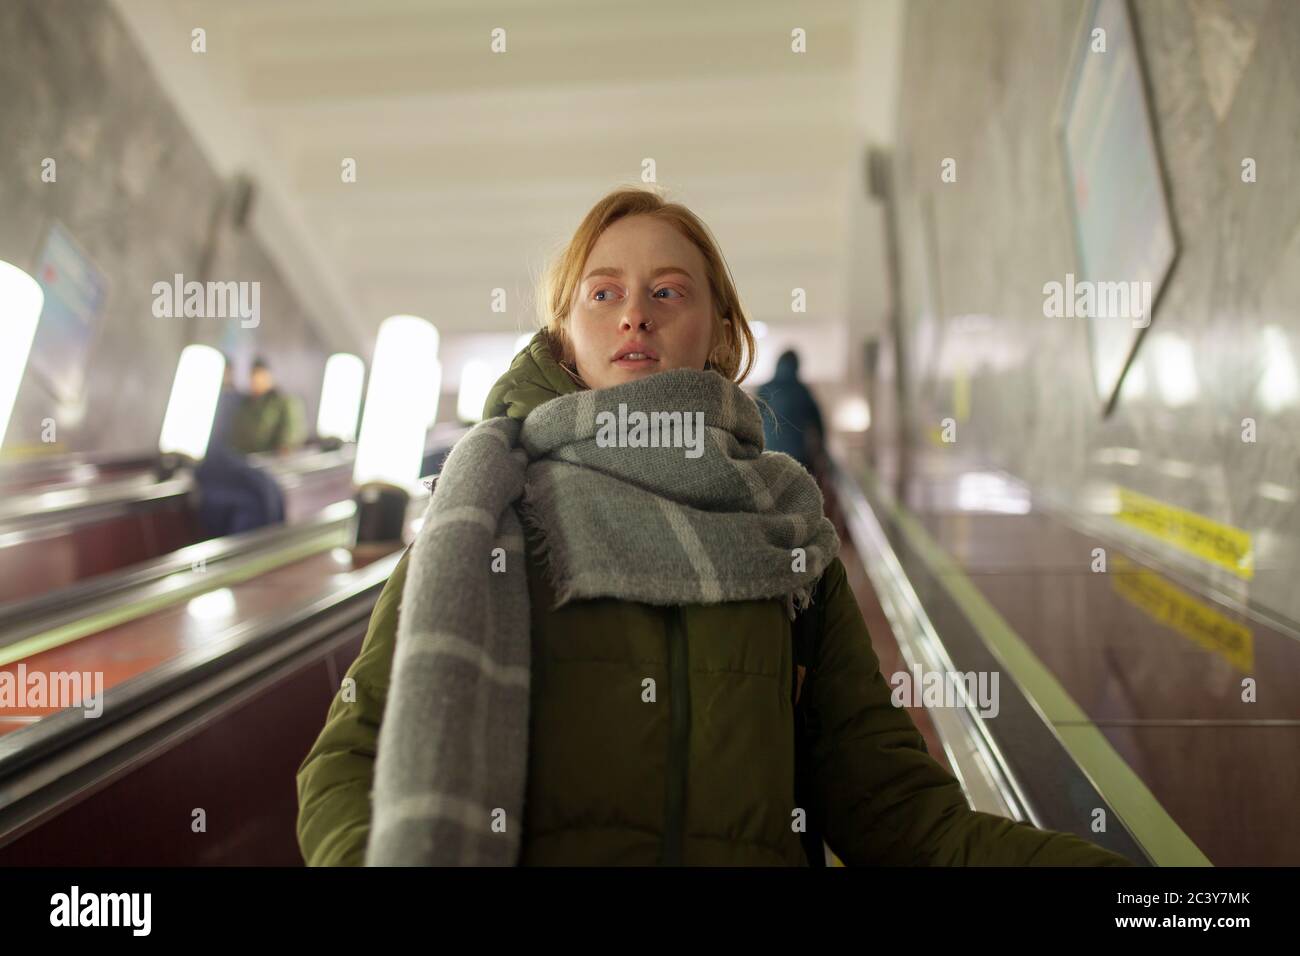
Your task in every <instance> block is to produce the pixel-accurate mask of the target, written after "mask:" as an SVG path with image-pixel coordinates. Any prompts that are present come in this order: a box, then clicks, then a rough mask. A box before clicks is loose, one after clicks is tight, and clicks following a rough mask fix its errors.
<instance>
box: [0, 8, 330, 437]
mask: <svg viewBox="0 0 1300 956" xmlns="http://www.w3.org/2000/svg"><path fill="white" fill-rule="evenodd" d="M0 89H2V90H3V91H4V95H3V96H0V130H3V131H4V136H3V140H2V141H0V260H5V261H7V262H11V263H14V264H15V265H18V266H20V267H21V268H23V269H26V270H27V271H28V272H34V271H35V268H36V263H37V260H38V257H39V256H40V253H41V248H42V245H43V243H44V241H45V237H46V235H47V233H48V231H49V230H50V228H51V227H52V226H53V224H54V223H59V224H61V225H62V227H63V228H64V229H65V230H66V231H67V232H68V234H70V235H71V237H72V238H73V239H74V240H75V241H76V243H77V244H78V245H79V246H80V247H81V248H82V250H83V252H84V254H85V255H86V256H87V257H88V258H89V259H90V260H91V261H92V262H93V263H94V264H95V266H96V268H97V269H98V270H99V271H100V272H101V273H103V275H104V276H105V277H106V279H107V284H108V295H107V299H106V305H105V310H104V313H103V315H102V316H101V318H100V321H99V324H98V326H97V328H96V329H95V332H94V337H93V339H92V340H91V341H90V342H89V344H88V347H87V351H86V353H85V368H86V378H85V384H84V388H83V389H82V391H81V394H80V395H79V396H76V395H69V396H60V395H58V394H56V390H55V389H54V388H52V387H51V386H50V385H49V384H48V382H47V381H46V380H44V379H43V378H42V377H41V375H39V374H37V373H34V372H33V371H32V370H30V369H29V371H28V373H27V375H26V376H25V377H24V379H23V383H22V385H21V388H20V390H19V394H18V399H17V403H16V405H15V408H14V414H13V419H12V421H11V422H10V426H9V430H8V434H7V435H6V438H5V443H4V446H5V447H4V454H5V457H7V458H13V457H23V456H31V455H35V454H48V453H51V452H58V451H75V452H119V453H127V452H133V451H137V450H144V451H148V450H149V449H153V448H156V447H157V441H158V434H159V431H160V429H161V426H162V418H163V413H164V410H165V407H166V404H167V398H168V395H169V394H170V389H171V386H172V379H173V377H174V374H175V370H176V361H177V358H178V356H179V354H180V351H181V349H182V348H183V347H184V346H185V345H186V344H188V343H190V342H201V343H205V344H211V345H217V346H219V347H222V348H225V349H226V350H227V351H229V352H231V353H233V354H234V356H235V358H236V367H237V369H238V371H239V374H241V375H242V374H243V373H244V371H245V370H246V367H247V363H248V361H249V360H250V359H251V357H252V356H253V355H254V354H256V353H262V354H265V355H266V356H268V358H269V359H270V360H271V361H272V363H273V366H274V368H275V369H276V370H277V373H278V377H279V379H280V381H281V384H282V385H283V386H284V387H285V388H287V389H289V390H291V391H293V392H294V393H295V394H297V395H299V396H300V398H301V399H302V400H303V402H304V405H305V407H306V411H307V413H308V415H309V421H310V422H312V423H314V422H315V414H316V407H317V403H318V401H319V390H320V383H321V377H322V375H323V371H324V365H325V359H326V357H327V356H328V354H329V352H330V351H331V349H330V348H329V344H328V343H327V342H326V341H324V340H323V338H322V335H321V334H320V332H319V330H318V328H317V325H316V324H315V323H314V322H313V321H312V319H311V317H310V316H309V315H307V314H306V312H305V311H304V310H303V308H302V307H301V305H300V303H299V302H298V301H297V300H296V298H295V296H294V294H293V293H292V292H291V291H290V288H289V286H288V285H287V284H286V283H285V281H284V279H283V277H282V276H281V274H280V272H279V271H278V270H277V267H276V264H275V261H274V259H273V258H272V255H273V252H274V250H268V249H266V248H264V247H263V245H262V244H261V242H259V240H258V239H257V238H256V237H255V236H253V235H252V234H250V233H248V232H245V231H242V230H239V229H236V228H233V227H232V226H230V225H227V226H225V227H223V228H222V229H220V230H218V231H217V232H216V233H215V234H216V235H217V236H218V241H217V242H215V243H213V242H212V241H211V240H210V235H212V231H211V229H210V224H211V221H212V218H213V212H214V209H216V208H217V206H218V204H219V202H220V201H221V197H222V196H223V194H224V191H225V189H226V184H224V183H223V182H221V181H220V180H219V179H218V177H217V176H216V174H215V173H214V172H213V170H212V168H211V166H210V165H209V163H208V162H207V160H206V159H205V157H204V156H203V154H202V153H201V152H200V151H199V148H198V146H197V145H196V143H195V141H194V138H193V137H192V136H191V134H190V133H189V131H188V130H187V129H186V128H185V126H184V124H183V123H182V122H181V120H180V118H179V117H178V116H177V114H176V111H175V110H174V109H173V107H172V105H171V103H170V102H169V101H168V99H167V95H166V83H165V78H164V82H160V79H159V78H158V77H155V76H154V75H153V74H152V73H151V72H150V71H149V68H148V67H147V66H146V64H145V61H144V60H143V58H142V57H141V55H140V53H139V51H138V50H136V49H135V47H134V46H133V42H132V40H131V38H130V36H129V34H128V33H127V31H126V30H125V29H124V27H123V25H122V23H121V22H120V21H119V19H118V17H117V14H116V12H115V11H114V10H113V8H112V7H111V5H109V4H108V3H106V2H104V0H6V2H4V3H0ZM47 158H50V159H53V160H54V161H55V166H54V171H55V175H56V178H55V180H54V181H53V182H45V181H43V180H42V163H43V161H44V160H45V159H47ZM254 201H256V200H255V199H254ZM205 258H206V260H207V261H208V262H209V263H210V265H209V266H208V274H207V275H206V276H203V277H200V276H199V275H198V273H199V270H200V269H201V268H202V267H203V263H204V261H205ZM176 273H181V274H182V275H183V276H185V277H186V279H213V280H233V281H243V282H259V283H260V300H261V301H260V307H261V316H260V324H259V325H258V326H257V327H256V328H251V327H249V328H246V327H244V324H243V323H241V322H240V321H239V319H238V318H216V319H212V318H209V319H193V318H191V319H184V318H179V319H173V318H156V317H155V316H154V314H153V309H152V306H153V301H154V294H153V291H152V288H153V284H154V283H155V282H158V281H169V280H170V279H171V277H172V276H173V275H175V274H176ZM51 418H52V419H54V421H55V422H56V426H55V432H54V437H55V438H56V441H55V442H54V443H53V444H50V443H47V442H45V441H43V440H42V439H43V437H47V436H44V435H43V431H45V430H44V429H43V425H42V423H43V422H44V421H46V420H47V419H51Z"/></svg>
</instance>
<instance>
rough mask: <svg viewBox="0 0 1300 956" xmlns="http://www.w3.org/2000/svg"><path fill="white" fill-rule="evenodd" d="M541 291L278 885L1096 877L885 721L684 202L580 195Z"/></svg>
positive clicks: (445, 492)
mask: <svg viewBox="0 0 1300 956" xmlns="http://www.w3.org/2000/svg"><path fill="white" fill-rule="evenodd" d="M541 293H542V295H541V305H542V311H543V316H544V320H545V327H544V328H543V329H542V330H541V331H539V332H538V333H537V335H536V336H535V337H534V338H533V340H532V341H531V342H530V344H529V345H528V347H527V348H526V349H525V350H524V351H522V352H520V353H519V355H518V356H516V358H515V360H514V363H513V365H512V366H511V368H510V370H509V372H507V373H506V374H505V376H503V377H502V379H501V380H500V381H499V382H497V384H496V387H495V388H494V389H493V391H492V393H491V395H490V397H489V399H488V402H487V407H486V410H485V412H486V418H485V420H484V421H483V422H482V423H480V424H479V425H477V426H475V428H474V429H472V430H471V431H470V432H469V434H467V435H466V436H465V437H464V438H462V439H461V441H460V442H458V443H457V445H456V447H455V448H454V449H453V450H452V453H451V455H450V456H449V457H448V459H447V462H446V465H445V467H444V469H443V471H442V473H441V475H440V477H439V480H438V485H437V488H436V491H435V494H434V497H433V500H432V501H431V503H430V508H429V512H428V515H427V517H426V519H425V522H424V524H423V526H422V528H421V531H420V533H419V535H418V536H417V539H416V541H415V543H414V544H413V545H412V547H411V549H410V550H409V551H408V553H407V554H406V555H404V556H403V558H402V560H401V562H400V563H399V564H398V566H397V568H396V571H395V572H394V574H393V576H392V578H391V579H390V580H389V582H388V584H387V586H386V587H385V589H384V591H383V594H382V595H381V596H380V599H379V602H378V605H377V606H376V608H375V611H374V615H373V617H372V619H371V623H370V629H369V632H368V634H367V635H366V639H365V643H364V645H363V647H362V650H361V654H360V656H359V657H358V658H357V660H356V662H355V663H354V664H353V665H352V667H351V669H350V670H349V671H348V677H350V678H351V679H352V682H348V683H347V684H345V689H347V690H351V691H352V692H351V693H346V692H345V691H340V693H339V695H338V696H337V697H336V698H335V700H334V702H333V705H332V706H331V708H330V711H329V717H328V720H327V723H326V725H325V728H324V730H323V731H322V733H321V735H320V738H319V739H318V740H317V742H316V744H315V746H314V747H313V748H312V750H311V752H310V754H308V756H307V758H306V760H305V761H304V763H303V765H302V768H301V769H300V771H299V774H298V795H299V821H298V838H299V842H300V845H301V847H302V850H303V855H304V857H305V858H306V860H307V862H308V863H309V864H312V865H337V864H361V863H363V862H365V863H370V864H381V865H383V864H485V863H498V864H515V863H521V864H526V865H547V864H596V865H610V864H633V865H646V864H668V865H673V864H702V865H791V866H806V865H808V864H809V863H810V861H811V862H813V863H820V862H821V861H820V859H819V855H820V841H821V839H822V838H824V839H825V841H826V843H827V844H828V845H829V846H830V847H831V849H832V850H833V851H834V852H835V853H836V854H837V855H838V856H839V857H840V859H842V860H843V861H844V862H845V863H848V864H850V865H852V864H872V863H878V864H884V863H896V864H1012V865H1016V864H1066V865H1114V864H1120V865H1122V864H1124V863H1126V862H1127V861H1125V860H1124V859H1123V858H1121V857H1118V856H1116V855H1114V854H1112V853H1109V852H1107V851H1105V850H1102V849H1100V848H1098V847H1095V846H1093V845H1092V844H1089V843H1087V842H1086V841H1084V840H1081V839H1078V838H1077V837H1074V836H1070V835H1068V834H1061V833H1051V832H1045V831H1042V830H1038V829H1035V828H1034V827H1032V826H1029V825H1026V824H1018V823H1013V822H1011V821H1009V820H1005V819H1002V818H1000V817H996V816H993V815H990V814H986V813H979V812H975V811H972V810H971V809H970V808H969V807H968V805H967V804H966V801H965V799H964V798H963V795H962V792H961V788H960V786H959V785H958V783H957V781H956V780H955V779H954V778H953V777H952V776H951V775H950V774H948V773H947V772H946V771H945V770H944V769H943V768H942V767H940V766H939V764H937V763H936V762H935V761H934V760H933V759H932V758H931V757H930V756H929V755H928V754H927V753H926V750H925V745H924V743H923V741H922V738H921V736H920V734H919V733H918V732H917V730H916V727H915V726H914V725H913V723H912V721H911V719H910V718H909V717H908V715H907V712H906V711H905V710H903V709H900V708H896V707H894V706H893V705H892V704H891V702H890V687H889V685H888V684H887V683H886V682H885V679H884V678H883V677H882V675H881V673H880V670H879V665H878V662H877V659H876V656H875V654H874V653H873V652H872V648H871V641H870V639H869V638H868V635H867V630H866V626H865V624H864V623H863V620H862V615H861V612H860V611H859V609H858V606H857V604H856V602H855V600H854V598H853V595H852V593H851V591H850V589H849V586H848V584H847V583H846V581H845V572H844V567H843V565H842V564H841V563H840V561H839V558H838V557H837V556H836V553H837V550H838V546H839V541H838V540H837V538H836V536H835V532H834V529H833V526H832V525H831V523H830V522H829V521H828V520H827V519H826V518H825V517H823V516H822V513H821V509H822V500H821V496H820V494H819V492H818V490H817V487H816V485H815V483H814V482H813V481H812V479H811V478H810V477H809V476H808V474H807V472H805V471H804V470H803V469H802V468H800V467H799V466H798V465H797V464H795V463H794V461H793V460H792V459H790V458H789V457H788V456H785V455H780V454H774V453H765V452H763V439H762V424H761V419H760V416H759V413H758V410H757V407H756V406H755V405H754V403H753V401H752V400H750V399H749V398H748V397H747V396H746V395H745V393H744V392H743V391H741V389H740V388H739V386H738V384H737V383H739V382H740V381H742V380H743V379H744V378H745V376H746V374H747V373H748V371H749V369H750V366H751V364H752V356H753V353H754V340H753V337H752V335H751V333H750V331H749V327H748V322H747V320H746V317H745V313H744V311H743V309H742V308H741V305H740V300H739V297H738V295H737V293H736V289H735V287H734V285H733V283H732V281H731V278H730V275H729V274H728V271H727V269H726V266H725V264H724V262H723V258H722V256H721V254H720V252H719V251H718V248H717V246H716V244H715V243H714V241H713V239H712V237H711V236H710V234H709V232H708V230H707V228H706V227H705V226H704V224H703V223H702V222H701V221H700V220H699V219H698V218H697V217H696V216H695V215H694V214H693V213H691V212H690V211H689V210H687V209H686V208H684V207H682V206H680V205H677V204H669V203H666V202H665V201H664V200H662V199H661V198H659V197H658V196H657V195H655V194H653V193H650V192H647V191H643V190H639V189H622V190H617V191H615V192H613V193H611V194H610V195H608V196H606V197H605V198H604V199H602V200H601V201H600V202H599V203H597V204H596V206H595V207H594V208H593V209H592V210H591V211H590V212H589V213H588V214H587V216H586V218H585V219H584V220H583V222H582V224H581V225H580V226H579V228H578V231H577V233H576V234H575V235H574V237H573V239H572V240H571V242H570V243H569V245H568V247H567V248H566V249H565V251H564V253H563V254H562V255H561V256H560V258H559V259H558V261H556V262H555V263H554V264H553V266H552V267H551V269H550V271H549V273H548V274H547V276H546V278H545V281H544V283H543V286H542V290H541ZM399 610H400V613H399ZM353 682H354V683H353ZM796 702H797V703H796Z"/></svg>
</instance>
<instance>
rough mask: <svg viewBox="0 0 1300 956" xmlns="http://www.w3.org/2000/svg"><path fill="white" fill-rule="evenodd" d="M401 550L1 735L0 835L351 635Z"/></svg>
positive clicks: (9, 834) (11, 833) (5, 837)
mask: <svg viewBox="0 0 1300 956" xmlns="http://www.w3.org/2000/svg"><path fill="white" fill-rule="evenodd" d="M401 553H402V552H401V551H400V550H399V551H396V552H394V553H393V554H391V555H389V556H387V557H385V558H382V559H380V560H378V561H375V562H374V563H372V564H369V565H367V566H366V567H364V568H361V569H360V570H357V571H354V572H352V575H351V580H350V581H347V582H345V583H344V584H343V585H342V586H341V587H338V588H336V589H334V590H333V591H331V593H329V594H327V595H325V596H323V597H320V598H318V599H316V600H314V601H311V602H309V603H307V604H304V605H302V606H300V607H297V608H293V609H291V610H289V611H287V612H284V611H279V612H276V613H275V614H268V615H265V616H263V617H260V618H255V619H251V620H248V619H246V620H242V621H239V622H236V623H234V624H232V625H231V626H230V627H229V628H228V629H227V630H226V631H225V632H224V633H223V634H222V636H221V637H219V638H218V639H216V640H214V641H212V642H210V643H208V644H205V645H204V646H202V647H198V648H195V649H193V650H191V651H188V652H186V653H184V654H181V655H180V656H178V657H176V658H173V659H172V660H169V661H167V662H165V663H164V664H162V665H160V666H158V667H155V668H153V669H151V670H149V671H146V672H145V673H143V674H140V675H138V676H136V677H133V678H131V679H129V680H126V681H123V682H122V683H121V684H117V685H115V686H113V687H110V688H109V689H108V690H107V691H105V693H104V704H103V713H102V714H101V715H100V716H99V717H97V718H95V719H88V718H86V717H85V716H83V714H82V712H81V711H80V710H79V709H75V708H74V709H69V710H64V711H60V712H58V713H55V714H51V715H50V716H49V717H45V718H43V719H42V720H40V721H38V722H37V723H36V724H34V725H32V726H31V727H30V728H28V729H25V730H23V731H20V732H17V733H14V734H10V735H8V736H6V737H0V843H5V842H8V841H9V840H10V839H12V838H14V837H15V836H17V835H18V834H19V833H21V832H22V831H24V830H25V829H26V828H28V827H29V826H30V825H32V824H34V823H35V822H38V821H39V820H40V819H41V818H42V816H44V815H46V814H48V812H49V811H50V810H51V808H53V807H54V806H57V805H58V803H59V802H60V801H61V800H63V799H66V797H67V796H69V795H70V794H72V793H76V792H77V791H79V790H82V789H84V788H86V787H88V786H91V785H93V784H94V783H95V782H96V781H98V780H101V779H104V778H106V777H108V776H112V775H115V774H117V773H120V772H121V771H122V769H123V768H124V767H125V766H127V765H129V764H130V763H133V762H135V761H137V760H140V759H144V758H145V757H146V756H148V754H149V753H151V752H153V751H154V750H156V749H158V748H159V747H162V746H165V744H166V742H167V741H168V740H171V739H174V737H175V736H176V735H177V733H180V732H183V731H184V730H185V729H187V728H189V727H192V726H194V725H195V724H196V723H200V722H203V721H206V720H209V719H211V717H212V716H213V713H214V712H215V711H219V710H222V709H226V708H230V707H234V706H238V705H239V703H240V702H242V701H243V700H244V699H246V698H247V697H249V696H250V695H252V694H253V693H255V692H256V690H257V688H259V687H262V686H265V685H266V684H267V683H268V682H270V681H273V680H275V679H277V678H278V676H279V675H280V674H282V673H283V672H284V671H285V669H286V668H287V667H288V666H289V665H290V664H293V663H295V662H297V661H298V660H299V659H301V658H303V657H304V656H310V655H313V654H319V653H320V651H321V647H322V645H323V644H330V643H335V642H339V641H342V640H345V639H347V638H349V637H351V636H353V635H355V634H356V633H357V632H358V630H359V629H362V628H364V626H365V624H366V622H367V621H368V619H369V616H370V613H371V611H372V610H373V607H374V601H375V599H376V598H377V597H378V595H379V592H380V591H381V590H382V589H383V586H384V583H385V582H386V581H387V579H388V577H389V575H391V574H392V571H393V568H394V567H396V565H397V562H398V560H399V559H400V557H401Z"/></svg>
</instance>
